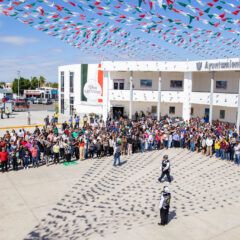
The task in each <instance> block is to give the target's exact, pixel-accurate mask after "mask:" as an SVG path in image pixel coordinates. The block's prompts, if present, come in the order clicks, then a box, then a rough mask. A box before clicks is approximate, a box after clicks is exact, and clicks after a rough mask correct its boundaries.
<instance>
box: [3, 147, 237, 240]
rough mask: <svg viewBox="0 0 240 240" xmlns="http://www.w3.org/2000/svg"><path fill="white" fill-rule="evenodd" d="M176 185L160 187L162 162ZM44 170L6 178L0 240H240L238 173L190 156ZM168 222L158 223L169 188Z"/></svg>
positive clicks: (179, 153) (157, 155) (177, 153)
mask: <svg viewBox="0 0 240 240" xmlns="http://www.w3.org/2000/svg"><path fill="white" fill-rule="evenodd" d="M164 154H168V155H169V158H170V161H171V175H172V177H173V182H172V183H171V184H168V183H167V182H164V183H158V182H157V179H158V177H159V174H160V170H159V167H160V163H161V159H162V156H163V155H164ZM121 160H122V161H123V163H124V164H123V165H122V166H120V167H113V166H112V163H113V159H112V157H107V158H101V159H89V160H85V161H81V162H80V161H78V164H77V165H73V166H63V165H52V166H50V167H46V166H41V167H39V168H35V169H29V170H21V171H18V172H13V171H11V172H9V173H4V174H1V175H0V191H1V198H0V231H1V235H0V239H4V240H5V239H8V240H17V239H89V240H93V239H94V240H95V239H99V240H100V239H106V240H120V239H121V240H122V239H125V240H128V239H129V240H130V239H131V240H132V239H138V240H145V239H151V240H155V239H156V240H161V239H170V240H171V239H191V240H192V239H196V240H223V239H239V235H240V214H239V212H240V204H239V199H240V185H239V174H240V168H239V167H238V166H236V165H234V164H232V163H228V162H226V161H223V160H219V159H216V158H215V157H213V158H209V157H206V156H202V155H201V154H197V153H192V152H189V151H188V150H185V149H184V150H182V149H170V150H161V151H152V152H147V153H143V154H141V153H138V154H134V155H132V156H129V157H128V156H123V157H121ZM165 185H169V188H170V190H171V193H172V201H171V208H170V222H169V224H168V225H167V226H165V227H160V226H158V225H157V222H158V221H159V210H158V204H159V198H160V192H161V190H162V188H163V186H165Z"/></svg>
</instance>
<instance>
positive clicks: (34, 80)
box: [31, 77, 39, 89]
mask: <svg viewBox="0 0 240 240" xmlns="http://www.w3.org/2000/svg"><path fill="white" fill-rule="evenodd" d="M38 82H39V80H38V79H37V78H36V77H33V78H32V80H31V89H36V88H38Z"/></svg>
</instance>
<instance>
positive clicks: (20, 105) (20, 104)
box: [13, 100, 30, 112]
mask: <svg viewBox="0 0 240 240" xmlns="http://www.w3.org/2000/svg"><path fill="white" fill-rule="evenodd" d="M29 107H30V105H29V102H28V101H23V100H16V101H15V102H13V111H15V112H25V111H28V110H29Z"/></svg>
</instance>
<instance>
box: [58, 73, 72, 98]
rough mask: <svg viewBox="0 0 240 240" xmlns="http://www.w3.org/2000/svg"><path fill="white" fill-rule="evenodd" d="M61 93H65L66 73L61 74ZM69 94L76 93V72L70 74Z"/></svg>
mask: <svg viewBox="0 0 240 240" xmlns="http://www.w3.org/2000/svg"><path fill="white" fill-rule="evenodd" d="M61 92H64V72H61ZM69 92H70V93H73V92H74V72H70V74H69Z"/></svg>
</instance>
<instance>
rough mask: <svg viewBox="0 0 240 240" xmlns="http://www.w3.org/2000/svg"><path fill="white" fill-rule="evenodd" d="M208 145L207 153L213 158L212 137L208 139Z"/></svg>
mask: <svg viewBox="0 0 240 240" xmlns="http://www.w3.org/2000/svg"><path fill="white" fill-rule="evenodd" d="M206 145H207V153H206V155H207V156H209V155H210V157H212V145H213V140H212V138H211V137H210V136H208V137H207V140H206Z"/></svg>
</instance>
